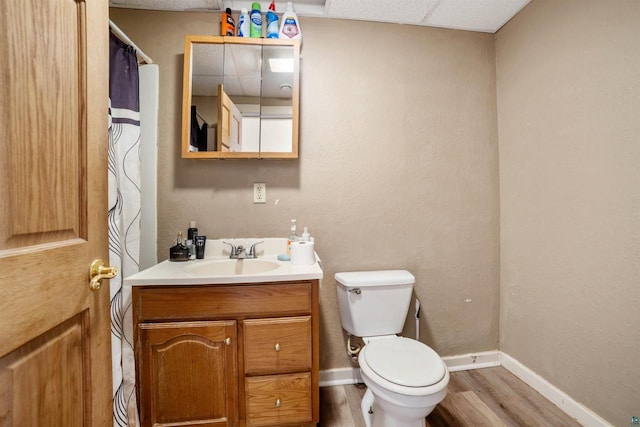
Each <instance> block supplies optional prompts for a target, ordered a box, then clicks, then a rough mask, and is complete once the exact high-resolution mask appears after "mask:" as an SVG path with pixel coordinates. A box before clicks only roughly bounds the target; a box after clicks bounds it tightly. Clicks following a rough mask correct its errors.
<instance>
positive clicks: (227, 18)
mask: <svg viewBox="0 0 640 427" xmlns="http://www.w3.org/2000/svg"><path fill="white" fill-rule="evenodd" d="M220 35H222V36H235V35H236V21H235V20H234V19H233V15H231V8H229V7H228V8H227V9H226V10H225V11H224V12H223V13H222V16H221V18H220Z"/></svg>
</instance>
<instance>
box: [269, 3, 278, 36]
mask: <svg viewBox="0 0 640 427" xmlns="http://www.w3.org/2000/svg"><path fill="white" fill-rule="evenodd" d="M278 31H279V30H278V15H276V2H275V0H272V1H271V4H270V5H269V10H268V11H267V38H268V39H277V38H278Z"/></svg>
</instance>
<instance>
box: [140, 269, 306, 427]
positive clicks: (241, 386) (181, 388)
mask: <svg viewBox="0 0 640 427" xmlns="http://www.w3.org/2000/svg"><path fill="white" fill-rule="evenodd" d="M132 295H133V323H134V324H133V326H134V341H135V342H134V350H135V359H136V380H137V388H136V390H137V397H138V407H139V412H140V420H141V425H142V426H143V427H144V426H175V425H195V424H197V425H202V426H215V427H218V426H246V427H250V426H292V427H293V426H314V425H316V423H317V422H318V418H319V398H318V393H319V389H318V364H319V359H318V341H319V338H318V325H319V323H318V322H319V319H318V280H308V281H295V282H280V283H260V284H233V285H231V284H229V285H179V286H167V285H161V286H153V285H151V286H149V285H146V286H134V287H133V293H132Z"/></svg>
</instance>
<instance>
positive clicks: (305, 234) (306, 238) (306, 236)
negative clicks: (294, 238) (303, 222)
mask: <svg viewBox="0 0 640 427" xmlns="http://www.w3.org/2000/svg"><path fill="white" fill-rule="evenodd" d="M300 240H301V241H303V242H310V241H311V236H310V235H309V227H305V228H304V231H303V232H302V235H301V236H300Z"/></svg>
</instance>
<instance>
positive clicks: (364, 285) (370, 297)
mask: <svg viewBox="0 0 640 427" xmlns="http://www.w3.org/2000/svg"><path fill="white" fill-rule="evenodd" d="M334 277H335V279H336V281H337V282H338V286H337V292H338V306H339V308H340V321H341V322H342V327H343V328H344V329H345V330H346V331H347V332H349V333H350V334H352V335H355V336H358V337H371V336H378V335H392V334H398V333H400V332H402V328H403V326H404V321H405V319H406V318H407V313H408V310H409V303H410V302H411V295H412V291H413V284H414V283H415V281H416V279H415V277H413V275H412V274H411V273H409V272H408V271H406V270H384V271H353V272H347V273H336V275H335V276H334Z"/></svg>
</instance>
